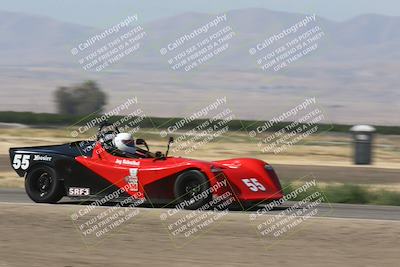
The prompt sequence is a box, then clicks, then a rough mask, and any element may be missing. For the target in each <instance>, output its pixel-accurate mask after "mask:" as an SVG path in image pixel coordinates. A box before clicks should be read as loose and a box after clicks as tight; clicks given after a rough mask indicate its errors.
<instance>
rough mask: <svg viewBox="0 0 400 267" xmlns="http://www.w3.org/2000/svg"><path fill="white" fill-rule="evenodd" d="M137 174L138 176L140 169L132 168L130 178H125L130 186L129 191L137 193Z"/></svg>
mask: <svg viewBox="0 0 400 267" xmlns="http://www.w3.org/2000/svg"><path fill="white" fill-rule="evenodd" d="M137 174H138V169H137V168H131V169H129V176H126V177H125V182H126V183H127V184H128V186H129V187H128V190H129V191H134V192H137V191H138V190H139V187H138V177H137Z"/></svg>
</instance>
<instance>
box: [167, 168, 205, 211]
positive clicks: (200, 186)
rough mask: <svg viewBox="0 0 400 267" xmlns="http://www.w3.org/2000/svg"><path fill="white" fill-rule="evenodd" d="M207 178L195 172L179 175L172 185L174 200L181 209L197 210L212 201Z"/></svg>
mask: <svg viewBox="0 0 400 267" xmlns="http://www.w3.org/2000/svg"><path fill="white" fill-rule="evenodd" d="M209 189H210V184H209V181H208V179H207V177H206V176H205V175H204V174H203V173H201V172H200V171H197V170H190V171H186V172H184V173H182V174H180V175H179V176H178V177H177V179H176V181H175V185H174V194H175V198H176V200H177V202H178V205H179V204H180V205H181V207H182V208H185V209H190V210H193V209H198V208H201V207H203V206H204V205H206V204H207V203H209V202H210V201H211V199H212V195H211V192H210V190H209Z"/></svg>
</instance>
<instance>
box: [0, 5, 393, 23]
mask: <svg viewBox="0 0 400 267" xmlns="http://www.w3.org/2000/svg"><path fill="white" fill-rule="evenodd" d="M249 7H262V8H268V9H272V10H280V11H288V12H299V13H316V14H318V15H319V16H322V17H326V18H329V19H333V20H345V19H349V18H351V17H354V16H357V15H360V14H365V13H377V14H384V15H392V16H400V1H399V0H379V1H377V0H214V1H206V0H162V1H161V0H160V1H151V0H141V1H137V0H0V10H7V11H15V12H23V13H29V14H38V15H45V16H50V17H53V18H57V19H59V20H62V21H68V22H74V23H79V24H83V25H90V26H96V27H104V26H107V25H110V23H114V22H115V21H118V20H119V19H121V18H122V17H126V16H127V15H131V14H138V15H139V16H140V17H139V18H140V19H141V20H142V21H149V20H154V19H158V18H161V17H167V16H172V15H176V14H179V13H183V12H186V11H197V12H206V13H219V12H223V11H226V10H231V9H240V8H249Z"/></svg>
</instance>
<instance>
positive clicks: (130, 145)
mask: <svg viewBox="0 0 400 267" xmlns="http://www.w3.org/2000/svg"><path fill="white" fill-rule="evenodd" d="M114 146H115V147H116V148H117V149H118V150H120V151H123V152H127V153H130V154H135V153H136V146H135V140H134V139H133V137H132V135H131V134H130V133H119V134H117V136H116V137H115V138H114Z"/></svg>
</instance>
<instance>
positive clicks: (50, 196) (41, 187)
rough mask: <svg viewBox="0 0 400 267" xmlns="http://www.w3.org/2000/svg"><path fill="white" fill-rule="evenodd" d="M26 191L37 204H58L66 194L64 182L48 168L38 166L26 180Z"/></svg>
mask: <svg viewBox="0 0 400 267" xmlns="http://www.w3.org/2000/svg"><path fill="white" fill-rule="evenodd" d="M25 191H26V193H27V194H28V196H29V198H30V199H32V200H33V201H34V202H36V203H56V202H58V201H59V200H60V199H61V198H62V197H63V196H64V194H65V190H64V185H63V182H62V181H60V180H58V177H57V173H56V171H55V170H54V169H53V168H50V167H48V166H38V167H35V168H33V169H32V170H29V172H28V174H27V175H26V178H25Z"/></svg>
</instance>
